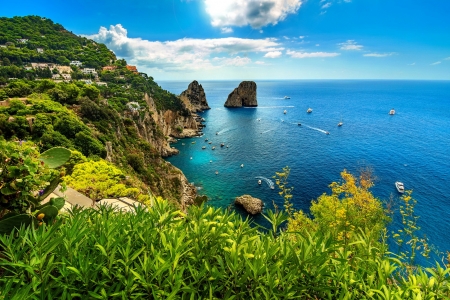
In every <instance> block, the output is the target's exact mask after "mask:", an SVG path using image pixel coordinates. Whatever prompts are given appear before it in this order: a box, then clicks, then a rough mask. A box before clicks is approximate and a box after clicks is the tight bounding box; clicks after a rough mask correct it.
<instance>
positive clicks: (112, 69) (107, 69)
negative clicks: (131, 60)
mask: <svg viewBox="0 0 450 300" xmlns="http://www.w3.org/2000/svg"><path fill="white" fill-rule="evenodd" d="M116 68H117V67H116V66H106V67H103V71H114V70H115V69H116Z"/></svg>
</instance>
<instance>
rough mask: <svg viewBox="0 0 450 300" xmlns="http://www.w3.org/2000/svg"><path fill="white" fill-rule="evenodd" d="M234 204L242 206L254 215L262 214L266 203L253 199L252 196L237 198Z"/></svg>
mask: <svg viewBox="0 0 450 300" xmlns="http://www.w3.org/2000/svg"><path fill="white" fill-rule="evenodd" d="M234 204H238V205H241V206H242V207H244V209H245V210H246V211H247V212H248V213H249V214H252V215H256V214H259V213H261V212H262V209H263V206H264V203H263V202H262V201H261V200H260V199H258V198H253V197H252V196H250V195H242V196H240V197H236V199H235V200H234Z"/></svg>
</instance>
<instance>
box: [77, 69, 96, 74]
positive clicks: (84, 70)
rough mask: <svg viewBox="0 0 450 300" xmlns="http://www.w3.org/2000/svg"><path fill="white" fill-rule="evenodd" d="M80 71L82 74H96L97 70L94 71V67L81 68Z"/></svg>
mask: <svg viewBox="0 0 450 300" xmlns="http://www.w3.org/2000/svg"><path fill="white" fill-rule="evenodd" d="M81 72H82V73H83V74H95V75H96V74H97V72H96V71H95V69H94V68H83V70H81Z"/></svg>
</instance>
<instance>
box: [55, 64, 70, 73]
mask: <svg viewBox="0 0 450 300" xmlns="http://www.w3.org/2000/svg"><path fill="white" fill-rule="evenodd" d="M56 70H58V72H59V73H67V74H69V73H72V68H71V67H69V66H56Z"/></svg>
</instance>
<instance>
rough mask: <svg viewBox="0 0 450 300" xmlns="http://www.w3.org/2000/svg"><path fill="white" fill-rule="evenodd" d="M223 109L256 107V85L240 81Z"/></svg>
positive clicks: (252, 82)
mask: <svg viewBox="0 0 450 300" xmlns="http://www.w3.org/2000/svg"><path fill="white" fill-rule="evenodd" d="M224 106H225V107H242V106H258V101H257V100H256V83H255V82H254V81H242V82H241V83H240V84H239V86H238V87H237V88H235V89H234V91H232V92H231V93H230V94H229V95H228V99H227V101H226V102H225V104H224Z"/></svg>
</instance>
